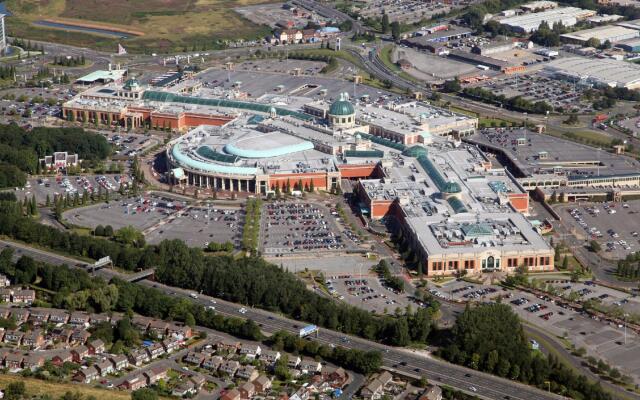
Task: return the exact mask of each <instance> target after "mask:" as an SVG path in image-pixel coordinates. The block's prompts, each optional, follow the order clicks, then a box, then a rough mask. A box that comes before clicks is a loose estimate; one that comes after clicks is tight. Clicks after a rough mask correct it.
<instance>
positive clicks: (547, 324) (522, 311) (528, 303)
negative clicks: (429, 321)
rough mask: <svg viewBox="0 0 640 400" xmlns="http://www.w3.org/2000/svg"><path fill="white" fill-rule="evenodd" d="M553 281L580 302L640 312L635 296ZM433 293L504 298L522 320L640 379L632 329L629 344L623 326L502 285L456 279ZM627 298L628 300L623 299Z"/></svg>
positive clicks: (456, 297) (588, 284)
mask: <svg viewBox="0 0 640 400" xmlns="http://www.w3.org/2000/svg"><path fill="white" fill-rule="evenodd" d="M552 284H553V285H554V286H556V287H558V289H559V290H560V292H564V293H568V292H571V291H575V292H576V293H577V295H578V300H580V301H583V300H587V299H591V298H597V299H598V300H597V301H601V302H603V303H604V304H611V305H615V304H616V303H618V304H620V306H621V307H623V308H624V309H625V311H628V312H638V310H639V309H640V303H639V302H638V301H637V300H636V298H635V297H633V296H630V295H625V294H624V293H621V292H618V291H615V290H613V289H609V288H605V287H601V286H596V285H594V284H593V283H591V282H585V283H570V282H568V281H566V282H560V281H558V282H556V283H552ZM563 288H565V289H563ZM491 289H493V290H491ZM431 293H432V294H434V295H435V296H437V297H440V298H445V299H452V300H460V301H469V300H473V301H478V302H489V301H496V300H497V298H498V297H501V298H502V302H503V303H505V304H509V305H510V306H511V307H512V309H513V310H514V312H516V314H518V316H519V317H520V318H521V319H523V320H525V321H527V322H528V323H530V324H533V325H536V326H538V327H540V328H542V329H544V330H545V331H548V332H550V333H552V334H554V335H556V336H559V337H566V338H567V339H569V340H570V341H571V342H572V343H574V344H575V346H576V348H580V347H584V348H585V349H586V350H587V352H588V355H593V356H595V357H596V358H598V359H603V360H605V361H607V362H608V363H609V364H611V365H616V366H619V369H620V370H621V371H622V372H623V374H628V375H630V376H631V377H632V378H633V379H634V380H635V381H636V382H638V381H640V363H638V361H637V356H630V355H629V353H630V352H636V354H637V350H638V348H640V347H639V346H640V337H638V335H636V334H635V333H634V332H633V331H631V330H630V329H628V330H627V340H626V344H625V339H624V336H625V335H624V327H622V326H617V325H615V324H613V323H611V322H608V321H604V320H599V319H596V318H593V317H590V316H589V315H588V314H586V313H584V312H579V311H575V310H573V309H571V308H570V307H568V306H567V305H565V304H556V303H555V302H554V301H553V300H552V299H551V298H550V297H549V296H545V295H541V296H536V295H534V294H531V293H528V292H523V291H519V290H505V289H504V288H501V287H498V286H486V285H477V284H470V283H468V282H464V281H453V282H450V283H447V284H446V285H445V287H443V288H436V289H432V290H431ZM605 295H606V296H605ZM623 300H626V301H624V302H623Z"/></svg>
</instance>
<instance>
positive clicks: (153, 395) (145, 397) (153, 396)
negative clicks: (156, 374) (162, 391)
mask: <svg viewBox="0 0 640 400" xmlns="http://www.w3.org/2000/svg"><path fill="white" fill-rule="evenodd" d="M131 400H158V393H157V392H156V391H155V390H153V389H147V388H143V389H138V390H136V391H135V392H132V393H131Z"/></svg>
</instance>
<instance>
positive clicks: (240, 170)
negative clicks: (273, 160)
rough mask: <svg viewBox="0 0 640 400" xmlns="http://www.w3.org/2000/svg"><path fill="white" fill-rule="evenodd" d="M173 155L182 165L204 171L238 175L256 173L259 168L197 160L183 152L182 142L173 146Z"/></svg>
mask: <svg viewBox="0 0 640 400" xmlns="http://www.w3.org/2000/svg"><path fill="white" fill-rule="evenodd" d="M171 155H172V156H173V158H174V159H175V160H176V161H177V162H178V163H179V164H180V165H181V166H183V167H188V168H192V169H199V170H201V171H204V172H218V173H221V174H236V175H255V174H256V173H257V172H258V169H257V168H253V167H236V166H231V165H220V164H213V163H207V162H204V161H200V160H195V159H193V158H191V157H189V156H188V155H187V154H185V153H183V152H182V143H178V144H176V145H175V146H173V148H172V149H171Z"/></svg>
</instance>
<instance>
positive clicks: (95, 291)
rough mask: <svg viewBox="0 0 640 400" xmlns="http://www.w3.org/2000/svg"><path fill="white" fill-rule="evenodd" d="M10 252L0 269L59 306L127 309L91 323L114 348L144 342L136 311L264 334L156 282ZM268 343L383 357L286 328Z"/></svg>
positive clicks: (369, 362) (338, 356)
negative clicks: (105, 275) (101, 274)
mask: <svg viewBox="0 0 640 400" xmlns="http://www.w3.org/2000/svg"><path fill="white" fill-rule="evenodd" d="M12 257H13V250H12V249H11V248H5V249H3V250H2V252H0V272H1V273H4V274H6V275H7V276H9V277H10V278H11V279H12V280H13V281H15V282H16V283H17V284H22V285H30V284H34V283H36V282H37V283H38V287H39V288H42V289H45V290H47V291H48V292H52V293H53V294H51V295H50V298H49V299H48V300H49V302H50V305H52V306H53V307H55V308H64V309H68V310H70V311H74V310H85V311H89V312H98V313H109V312H114V311H115V312H122V313H125V317H124V318H123V319H121V320H120V321H119V322H118V323H117V324H116V325H115V326H113V327H112V326H111V324H108V323H107V324H102V325H98V326H96V327H94V328H92V337H93V338H100V339H102V340H104V341H105V343H107V344H112V349H113V346H116V348H115V349H113V351H115V352H116V353H119V352H123V351H126V348H127V347H131V346H134V345H137V344H139V342H140V337H139V334H138V332H137V330H136V329H135V328H134V327H133V326H132V325H131V315H132V313H134V312H135V313H138V314H140V315H144V316H147V317H152V318H160V319H164V320H171V321H181V322H183V323H184V324H185V325H188V326H195V325H199V326H203V327H205V328H210V329H214V330H217V331H221V332H225V333H229V334H231V335H233V336H236V337H240V338H243V339H249V340H262V339H264V338H263V335H262V332H261V331H260V327H259V326H258V325H257V324H256V323H255V322H254V321H252V320H242V319H240V318H236V317H224V316H222V315H220V314H217V313H215V311H213V310H211V309H208V308H205V307H204V306H203V305H200V304H197V303H194V302H192V301H190V300H188V299H182V298H176V297H172V296H169V295H166V294H164V293H163V292H161V291H160V290H158V289H155V288H150V287H145V286H141V285H137V284H135V283H130V282H126V281H123V280H120V279H117V278H114V279H112V280H111V281H110V282H105V281H104V280H102V279H101V278H97V277H91V276H90V275H89V274H88V273H87V272H86V271H84V270H78V269H71V268H69V267H68V266H66V265H61V266H58V265H51V264H47V263H42V262H37V261H35V260H33V259H32V258H30V257H27V256H23V257H21V258H20V259H18V261H17V262H16V263H13V262H12ZM268 343H273V344H274V345H276V346H278V348H279V349H283V348H286V349H287V351H291V352H294V353H296V354H298V353H300V354H306V355H309V356H312V357H315V356H319V357H322V358H323V359H326V360H329V361H331V362H333V363H336V364H337V365H341V366H343V367H344V368H347V369H352V370H355V371H358V372H362V373H366V374H368V373H371V372H374V371H377V370H378V369H379V368H380V366H381V363H382V357H381V355H380V353H379V352H376V351H367V352H364V351H360V350H349V349H345V348H343V347H340V346H336V347H334V348H331V347H329V346H326V345H320V344H319V343H317V342H310V341H306V340H303V339H300V338H298V337H297V336H295V335H292V334H289V333H286V332H279V333H277V334H276V335H274V336H272V337H271V338H270V339H269V340H268Z"/></svg>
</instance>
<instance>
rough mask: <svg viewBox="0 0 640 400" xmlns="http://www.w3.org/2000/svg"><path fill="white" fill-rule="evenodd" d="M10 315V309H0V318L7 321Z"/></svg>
mask: <svg viewBox="0 0 640 400" xmlns="http://www.w3.org/2000/svg"><path fill="white" fill-rule="evenodd" d="M9 315H11V309H10V308H8V307H0V318H4V319H7V318H9Z"/></svg>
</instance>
